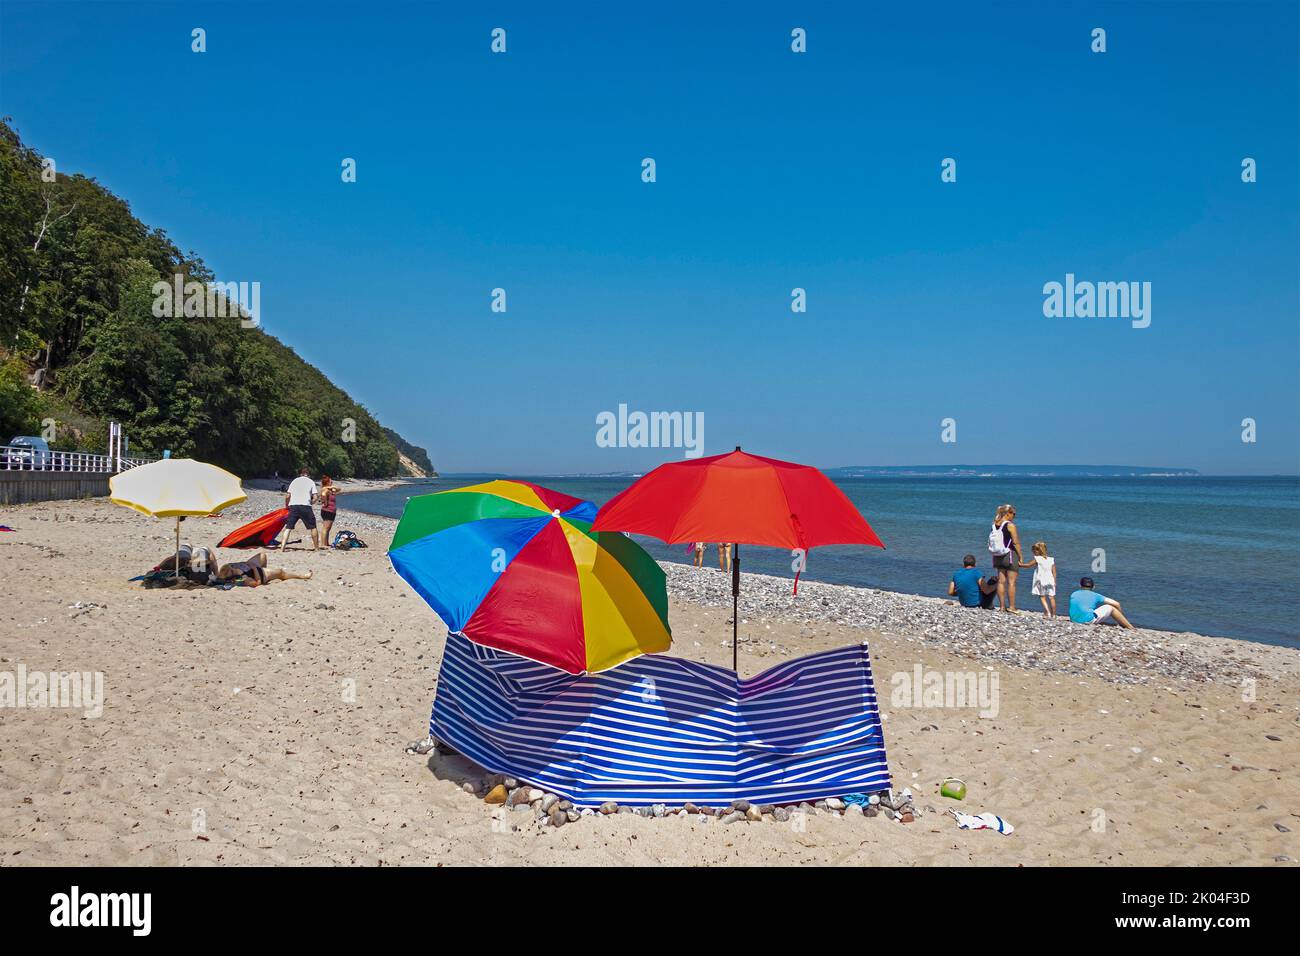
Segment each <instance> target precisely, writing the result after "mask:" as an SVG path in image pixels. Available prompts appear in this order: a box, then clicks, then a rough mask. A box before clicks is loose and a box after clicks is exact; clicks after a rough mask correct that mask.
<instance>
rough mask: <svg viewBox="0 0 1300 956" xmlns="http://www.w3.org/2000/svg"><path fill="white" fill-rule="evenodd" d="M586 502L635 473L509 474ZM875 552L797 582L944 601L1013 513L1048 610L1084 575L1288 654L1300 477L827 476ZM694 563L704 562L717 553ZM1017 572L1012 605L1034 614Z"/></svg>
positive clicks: (1139, 618)
mask: <svg viewBox="0 0 1300 956" xmlns="http://www.w3.org/2000/svg"><path fill="white" fill-rule="evenodd" d="M499 477H503V476H501V475H491V476H487V475H483V476H477V475H455V476H447V477H443V478H437V479H412V480H409V481H407V482H404V483H403V484H401V485H399V486H398V487H396V488H391V489H388V490H385V491H375V492H357V493H354V494H349V495H348V496H347V505H346V507H348V508H351V509H354V510H358V511H365V512H369V513H371V514H377V515H385V516H388V517H393V518H400V517H401V515H402V509H403V508H404V507H405V505H406V501H407V499H408V498H409V497H411V496H413V495H421V494H430V493H433V492H437V491H446V490H449V489H452V488H458V487H464V486H466V485H472V484H477V483H478V482H480V481H487V480H491V479H492V478H499ZM519 477H522V478H523V479H524V480H526V481H531V482H534V483H536V484H540V485H544V486H546V487H548V488H554V489H555V490H557V491H562V492H564V493H565V494H569V495H573V496H574V497H577V498H585V499H587V500H589V501H593V502H595V503H596V504H597V505H601V504H604V503H605V502H606V501H608V500H609V499H610V498H612V497H613V496H614V495H616V494H618V493H619V492H620V491H622V490H623V489H625V488H627V487H628V486H629V485H630V484H632V482H633V481H635V477H633V476H628V477H604V476H601V477H573V476H562V477H556V476H545V475H541V476H519ZM836 484H838V485H839V486H840V488H842V489H843V490H844V493H845V494H847V495H848V496H849V498H850V500H852V501H853V503H854V504H855V505H856V506H857V507H858V510H859V511H861V512H862V514H863V516H864V517H866V519H867V521H868V522H869V523H870V524H871V526H872V527H873V528H874V529H875V531H876V534H877V535H879V536H880V538H881V540H882V541H884V543H885V550H883V551H882V550H880V549H878V548H865V547H844V546H837V547H826V548H816V549H814V550H813V551H812V553H811V554H810V555H809V557H808V566H807V569H806V570H805V571H804V574H803V578H802V580H809V579H811V580H817V581H826V582H830V583H833V584H850V585H855V586H858V587H870V588H879V589H883V590H887V591H899V592H905V593H911V594H926V595H936V596H939V595H945V594H946V592H947V588H948V581H949V580H950V579H951V577H952V573H953V571H955V570H957V569H958V568H959V567H961V559H962V556H963V555H965V554H968V553H969V554H973V555H975V557H976V559H977V560H978V566H979V567H980V568H981V569H983V570H991V561H990V557H989V552H988V531H989V526H990V523H991V521H992V518H993V512H994V509H995V508H996V507H997V506H998V505H999V504H1001V503H1004V502H1010V503H1012V504H1014V505H1015V506H1016V525H1017V527H1018V528H1019V530H1020V540H1021V543H1022V545H1023V546H1024V548H1025V550H1026V553H1027V552H1028V550H1029V546H1030V545H1031V544H1032V543H1033V542H1035V541H1044V542H1046V544H1047V547H1048V552H1049V553H1050V554H1051V555H1052V556H1053V557H1054V558H1055V559H1056V565H1057V576H1058V580H1059V582H1060V584H1059V591H1058V594H1057V609H1058V613H1065V611H1066V610H1067V609H1068V601H1069V594H1070V591H1072V590H1073V589H1074V588H1075V587H1076V586H1077V582H1078V579H1079V578H1080V577H1081V576H1083V575H1088V576H1090V577H1092V578H1093V579H1095V581H1096V582H1097V590H1098V591H1100V592H1102V593H1103V594H1105V595H1107V596H1109V597H1113V598H1115V599H1116V600H1118V601H1120V602H1122V603H1123V605H1124V611H1125V613H1126V614H1127V615H1128V616H1129V618H1130V620H1132V621H1133V622H1134V623H1135V624H1136V625H1138V626H1139V627H1151V628H1157V629H1162V630H1169V631H1193V632H1196V633H1199V634H1211V635H1219V636H1225V637H1236V638H1242V639H1246V640H1252V641H1258V642H1261V643H1265V644H1275V645H1281V646H1285V647H1297V648H1300V608H1298V607H1297V604H1298V603H1300V560H1298V558H1300V555H1298V554H1297V550H1298V549H1300V477H1277V478H1256V477H1249V478H1235V477H1234V478H1212V477H1140V478H1139V477H1132V478H1129V477H1125V478H1100V477H1096V478H1094V477H1088V478H1053V477H1014V478H1004V477H976V476H971V477H950V476H943V477H903V476H889V477H870V478H840V479H836ZM636 538H637V540H638V541H639V542H640V543H641V544H642V545H643V546H644V547H645V548H646V549H647V550H648V551H649V552H650V553H651V554H653V555H654V556H655V557H656V558H659V559H661V560H668V561H677V562H681V563H690V561H691V555H690V554H689V553H688V552H687V550H686V545H673V546H671V547H670V546H668V545H665V544H663V543H662V542H659V541H656V540H654V539H652V538H643V537H641V536H636ZM706 557H707V560H708V561H709V562H710V563H711V564H712V565H713V566H715V567H716V566H717V559H718V555H717V549H716V548H714V547H712V546H711V547H709V549H708V551H707V556H706ZM742 558H743V568H744V570H745V571H757V572H761V573H764V574H774V575H781V576H784V577H788V578H791V579H793V577H794V572H793V570H792V568H791V565H792V558H791V555H790V553H789V552H788V551H784V550H781V549H775V548H762V547H756V546H750V545H746V546H745V547H744V548H743V549H742ZM1032 580H1033V571H1032V570H1031V569H1026V570H1024V571H1022V573H1021V576H1020V581H1019V587H1018V590H1017V605H1018V606H1019V607H1020V608H1021V609H1022V610H1025V611H1040V610H1041V608H1040V605H1039V603H1038V598H1037V597H1035V596H1034V595H1032V594H1031V593H1030V584H1031V582H1032Z"/></svg>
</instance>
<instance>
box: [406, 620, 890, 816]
mask: <svg viewBox="0 0 1300 956" xmlns="http://www.w3.org/2000/svg"><path fill="white" fill-rule="evenodd" d="M429 730H430V733H432V734H433V736H435V737H436V738H438V739H439V740H442V741H444V742H445V743H448V744H450V745H451V746H453V747H455V748H456V749H457V750H459V751H460V752H461V753H463V754H464V755H465V756H467V757H469V758H470V759H471V760H474V761H475V762H476V763H478V764H480V765H481V766H483V767H484V768H486V769H487V770H489V771H494V772H497V773H505V774H508V775H510V776H513V777H517V778H519V779H520V780H524V781H527V782H529V783H531V784H533V785H534V786H537V787H540V788H543V789H546V790H549V791H551V792H553V793H557V794H560V795H561V796H563V797H567V798H568V799H570V800H572V801H573V802H574V803H575V804H577V805H578V806H598V805H599V804H601V803H603V802H605V801H607V800H614V801H617V802H618V803H620V804H626V805H629V806H645V805H648V804H653V803H665V804H669V805H675V806H680V805H681V804H683V803H686V802H687V801H690V802H693V803H696V804H699V805H701V806H726V805H727V804H729V803H730V802H731V801H733V800H739V799H745V800H749V801H750V802H751V803H755V804H768V803H773V804H774V803H791V802H795V801H801V800H810V801H811V800H819V799H822V798H825V797H832V796H841V795H843V794H846V793H854V792H871V791H877V790H885V789H888V787H889V768H888V766H887V765H886V762H885V741H884V735H883V733H882V732H881V726H880V712H879V710H878V708H877V706H876V690H875V683H874V682H873V680H872V677H871V660H870V657H869V655H868V653H867V647H866V645H865V644H863V645H861V646H856V647H845V648H842V649H839V650H834V651H826V652H825V653H821V654H813V655H811V656H810V657H802V658H799V659H798V660H793V661H788V662H786V663H784V664H779V665H777V666H776V667H773V668H772V669H771V670H768V671H764V672H763V673H762V674H759V675H757V676H755V677H750V678H747V679H745V680H741V681H738V680H737V679H736V675H735V674H734V673H732V672H731V671H729V670H725V669H723V668H721V667H714V666H712V665H709V664H698V663H695V662H693V661H687V660H682V659H680V658H676V657H666V656H663V655H657V654H655V655H645V656H643V657H638V658H636V659H634V660H631V661H628V662H627V663H625V664H622V665H620V666H619V667H616V668H613V669H612V670H608V671H604V672H602V673H599V674H585V675H580V676H576V677H575V676H573V675H570V674H565V673H562V672H560V671H557V670H556V669H554V668H551V667H547V666H546V665H544V664H537V663H534V662H533V661H529V660H526V659H524V658H521V657H516V656H514V655H512V654H506V653H502V652H500V651H495V650H492V649H491V648H486V647H481V646H479V645H477V644H474V643H471V642H470V641H469V640H467V639H466V638H464V637H461V636H459V635H456V634H449V635H448V636H447V649H446V653H445V655H444V657H443V662H442V671H441V676H440V677H439V681H438V691H437V696H436V698H435V699H434V702H433V716H432V718H431V719H430V722H429Z"/></svg>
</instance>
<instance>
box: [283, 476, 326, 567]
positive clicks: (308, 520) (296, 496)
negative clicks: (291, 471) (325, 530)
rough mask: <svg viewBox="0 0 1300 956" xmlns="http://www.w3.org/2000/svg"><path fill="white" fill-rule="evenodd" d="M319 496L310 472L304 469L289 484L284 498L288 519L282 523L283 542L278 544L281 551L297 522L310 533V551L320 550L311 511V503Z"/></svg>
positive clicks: (313, 513)
mask: <svg viewBox="0 0 1300 956" xmlns="http://www.w3.org/2000/svg"><path fill="white" fill-rule="evenodd" d="M319 494H320V489H319V488H317V487H316V482H314V481H312V480H311V472H310V471H309V470H308V469H306V468H304V469H303V470H302V471H301V472H300V473H299V475H298V477H297V478H295V479H294V480H293V481H291V482H289V491H288V493H287V494H285V496H284V504H285V507H287V508H288V509H289V518H288V520H287V521H285V523H284V540H283V541H281V542H280V550H281V551H283V550H284V549H285V548H286V547H287V546H288V544H289V532H290V531H292V530H293V529H294V527H295V526H296V525H297V524H298V522H299V521H301V522H302V524H303V527H304V528H307V529H308V530H309V531H311V549H312V550H313V551H319V550H320V540H319V538H318V536H317V533H316V512H314V511H312V510H311V506H312V502H313V501H315V500H316V497H317V495H319Z"/></svg>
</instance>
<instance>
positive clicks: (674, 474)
mask: <svg viewBox="0 0 1300 956" xmlns="http://www.w3.org/2000/svg"><path fill="white" fill-rule="evenodd" d="M592 530H594V531H630V532H633V533H635V534H647V535H650V536H651V537H654V538H659V539H660V540H661V541H663V542H665V543H667V544H680V543H681V542H683V541H724V542H735V544H736V553H735V559H734V561H733V563H732V566H731V599H732V661H733V664H734V663H735V661H736V641H735V638H736V633H737V624H738V622H737V617H738V615H737V614H736V611H737V610H738V605H739V598H740V545H742V544H762V545H770V546H772V547H776V548H791V549H793V548H801V549H803V551H804V553H805V554H807V552H808V551H809V549H811V548H816V547H820V546H822V545H827V544H866V545H871V546H873V547H877V548H883V547H884V546H885V545H884V543H883V542H882V541H881V540H880V539H879V538H878V537H876V533H875V532H874V531H872V530H871V525H869V524H867V522H866V519H864V518H863V517H862V515H860V514H859V513H858V509H857V508H855V507H854V506H853V502H851V501H849V498H848V496H847V495H846V494H844V492H842V491H840V489H839V488H838V487H836V485H835V483H834V482H832V481H831V480H830V479H829V478H827V477H826V476H825V475H823V474H822V473H821V472H820V471H818V470H817V469H816V468H813V467H812V466H810V465H797V464H794V463H793V462H788V461H779V460H777V459H775V458H762V457H760V456H758V455H750V454H748V453H746V452H743V451H741V450H740V447H739V446H737V447H736V450H735V451H734V452H731V453H730V454H727V455H713V456H711V457H709V458H694V459H687V460H685V461H674V462H669V463H668V464H666V465H660V466H659V467H658V468H656V469H655V470H654V471H652V472H650V473H649V474H647V475H646V476H645V477H643V478H641V479H640V480H638V481H637V482H636V483H635V484H634V485H632V487H630V488H628V489H627V490H626V491H624V492H622V493H621V494H618V495H616V496H614V497H613V498H611V499H610V500H609V502H608V503H606V505H605V506H604V507H603V508H601V509H600V512H599V514H597V515H596V521H595V523H594V524H593V525H592ZM795 587H796V591H797V589H798V578H797V577H796V579H795Z"/></svg>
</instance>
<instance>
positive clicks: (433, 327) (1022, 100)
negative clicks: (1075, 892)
mask: <svg viewBox="0 0 1300 956" xmlns="http://www.w3.org/2000/svg"><path fill="white" fill-rule="evenodd" d="M609 6H612V5H601V4H590V5H582V4H561V5H546V6H544V7H538V6H537V5H535V4H522V3H521V4H487V5H464V6H460V5H458V6H456V7H452V6H451V5H445V4H432V3H429V4H411V5H401V4H387V3H384V4H347V5H339V6H333V5H331V4H329V3H314V4H311V5H309V6H307V5H303V6H286V5H276V6H275V7H270V5H257V4H238V3H221V4H202V3H186V4H168V3H154V4H139V3H131V2H108V3H91V4H80V3H57V2H50V3H39V4H31V3H21V2H14V0H6V2H5V4H4V5H3V7H0V113H4V114H7V115H9V116H11V117H12V118H13V123H14V125H15V126H16V127H17V128H18V130H19V132H20V133H21V134H22V135H23V137H24V139H25V140H26V141H27V142H28V143H30V144H31V145H32V146H34V147H35V148H37V149H39V150H40V151H41V152H43V153H45V154H48V155H50V156H53V157H54V158H55V159H56V160H57V162H58V164H59V168H60V170H61V171H64V172H72V171H80V172H84V173H86V174H88V175H92V176H94V177H96V178H97V179H98V180H99V181H100V182H102V183H103V184H104V185H105V186H107V187H108V188H110V189H112V190H113V191H114V192H116V193H118V194H119V195H121V196H123V197H125V198H126V199H128V200H129V201H130V202H131V204H132V208H133V209H134V211H135V213H136V214H137V215H138V216H139V217H140V218H142V219H143V220H144V221H145V222H147V223H149V224H150V225H153V226H158V227H162V228H164V229H166V230H167V232H168V233H169V234H170V235H171V236H172V237H173V238H174V239H175V240H176V241H177V243H178V244H179V245H180V246H181V247H182V248H187V249H194V250H195V251H197V252H198V253H199V254H200V255H202V256H203V257H204V258H205V260H206V261H207V262H208V264H209V265H210V266H211V267H212V268H213V269H214V270H215V271H216V273H217V275H218V277H219V278H221V279H226V280H234V281H240V280H243V281H259V282H260V283H261V285H262V299H261V302H262V318H263V323H264V327H265V328H266V329H267V330H268V331H269V332H271V333H272V334H274V335H276V336H278V337H280V338H281V339H282V340H283V341H285V342H286V343H288V344H290V345H291V346H293V347H294V348H295V349H297V351H298V352H299V353H300V354H301V355H302V356H304V357H305V358H306V359H307V360H308V361H310V362H312V363H313V364H315V365H317V366H318V367H320V368H321V369H322V370H324V371H325V372H326V373H327V374H328V375H329V376H330V377H331V378H333V379H334V380H335V381H336V382H338V383H339V384H340V385H342V386H343V387H345V388H346V389H347V390H348V391H349V392H351V393H352V395H353V396H354V397H355V398H357V399H358V400H360V401H361V402H363V403H364V404H365V405H367V407H369V408H370V410H371V411H372V412H374V413H375V414H376V416H377V417H378V418H379V419H380V420H381V421H383V422H384V423H385V424H388V425H390V426H392V427H394V428H396V429H397V430H398V431H400V432H401V433H402V434H403V435H405V436H406V437H408V438H409V439H411V440H412V441H414V442H416V443H417V444H422V445H425V446H427V447H428V449H429V451H430V454H431V456H432V457H433V459H434V462H435V464H436V465H438V467H439V468H441V469H443V470H445V471H469V470H478V469H486V470H499V471H516V472H573V471H616V470H627V469H643V468H647V467H650V466H652V465H654V464H656V463H658V462H660V461H662V460H665V459H667V458H671V457H680V455H681V453H680V452H674V451H672V450H660V449H626V448H601V447H598V446H597V444H596V441H595V436H596V416H597V414H598V413H600V412H602V411H606V410H614V409H617V407H618V405H619V403H626V404H627V405H628V406H629V407H630V408H631V409H633V410H644V411H653V410H680V411H687V412H701V413H703V414H704V422H705V428H704V438H705V452H706V453H709V454H712V453H715V452H720V451H726V450H729V449H730V448H731V447H732V446H734V445H736V444H743V445H744V446H745V447H746V448H747V449H748V450H752V451H755V452H758V453H762V454H770V455H773V456H776V457H783V458H790V459H794V460H799V461H806V462H810V463H814V464H818V465H823V466H834V465H843V464H879V465H889V464H914V463H920V464H935V463H944V462H951V463H956V462H1015V463H1131V464H1139V465H1170V466H1182V467H1192V468H1199V469H1201V470H1203V471H1205V472H1208V473H1215V474H1246V473H1277V472H1286V473H1295V472H1298V471H1300V421H1298V420H1297V419H1298V418H1300V416H1298V415H1297V411H1300V374H1298V372H1300V226H1298V222H1297V211H1298V209H1300V192H1298V186H1300V176H1298V175H1297V170H1298V169H1300V148H1298V146H1300V102H1297V99H1298V97H1297V91H1298V90H1300V77H1298V74H1297V48H1298V44H1297V34H1298V22H1297V9H1298V7H1297V5H1296V4H1294V3H1283V4H1276V5H1254V4H1241V3H1238V4H1210V3H1194V4H1177V3H1142V4H1123V5H1112V4H1078V5H1068V4H1032V5H1031V4H1024V5H1000V6H995V7H991V8H986V9H983V10H981V9H978V8H977V7H976V5H951V6H948V5H944V4H937V5H935V4H924V5H916V6H915V8H912V9H906V10H893V9H887V8H885V7H881V6H877V5H870V6H868V5H848V4H844V5H842V7H841V6H835V5H812V6H810V5H808V4H780V5H773V4H762V3H758V4H746V5H734V6H729V7H727V8H724V9H720V10H710V9H709V8H707V7H705V6H704V5H700V4H690V5H686V4H682V5H675V4H655V5H653V6H652V7H650V8H647V7H644V6H629V7H627V8H626V9H618V10H613V9H605V7H609ZM194 27H202V28H204V29H205V30H206V31H207V52H206V53H202V54H196V53H193V52H191V49H190V44H191V38H190V31H191V30H192V29H193V28H194ZM495 27H501V28H504V29H505V30H506V31H507V32H506V38H507V52H506V53H505V54H493V53H492V52H491V51H490V48H489V45H490V40H491V37H490V33H491V31H492V29H493V28H495ZM794 27H803V28H805V29H806V30H807V37H808V41H807V43H808V52H807V53H804V54H795V53H793V52H791V50H790V31H791V29H792V28H794ZM1094 27H1102V28H1104V29H1105V30H1106V31H1107V51H1106V52H1105V53H1104V54H1095V53H1092V52H1091V51H1090V43H1091V38H1090V33H1091V30H1092V29H1093V28H1094ZM344 157H353V158H355V159H356V161H357V182H356V183H349V184H345V183H343V182H342V181H341V179H340V163H341V161H342V159H343V158H344ZM644 157H653V158H654V159H655V161H656V163H657V177H658V181H657V182H655V183H652V184H647V183H643V182H642V181H641V161H642V159H643V158H644ZM945 157H952V158H954V159H955V160H956V161H957V181H956V182H955V183H943V182H941V180H940V163H941V161H942V160H943V159H944V158H945ZM1243 157H1253V158H1254V159H1256V161H1257V162H1258V182H1256V183H1254V184H1244V183H1242V181H1241V161H1242V159H1243ZM1066 273H1074V274H1075V275H1076V276H1077V277H1078V278H1079V279H1080V280H1085V279H1086V280H1093V281H1116V282H1118V281H1139V282H1143V281H1145V282H1150V283H1151V284H1152V301H1151V319H1152V321H1151V325H1150V327H1149V328H1145V329H1134V328H1132V327H1131V324H1130V323H1129V322H1128V321H1127V320H1124V319H1114V318H1111V319H1100V318H1047V317H1045V316H1044V315H1043V309H1042V304H1043V293H1042V287H1043V284H1044V283H1045V282H1049V281H1053V280H1055V281H1063V280H1064V277H1065V274H1066ZM495 287H502V288H504V289H505V290H506V293H507V302H508V311H507V312H506V313H505V314H499V313H493V312H492V311H491V310H490V308H489V306H490V293H491V290H492V289H493V288H495ZM795 287H801V288H804V289H806V290H807V300H808V310H807V312H806V313H803V314H795V313H792V312H791V310H790V301H791V299H790V296H791V290H792V289H793V288H795ZM323 319H330V320H334V321H335V322H337V323H339V325H338V331H337V332H333V333H329V334H322V332H321V331H320V330H319V326H318V323H319V322H320V320H323ZM949 417H951V418H954V419H956V421H957V441H956V443H944V442H942V441H941V427H940V422H941V421H942V420H943V419H944V418H949ZM1247 417H1250V418H1254V419H1255V420H1256V422H1257V435H1258V440H1257V441H1256V442H1255V443H1253V444H1248V443H1243V442H1242V441H1241V431H1242V428H1241V421H1242V419H1243V418H1247Z"/></svg>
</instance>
